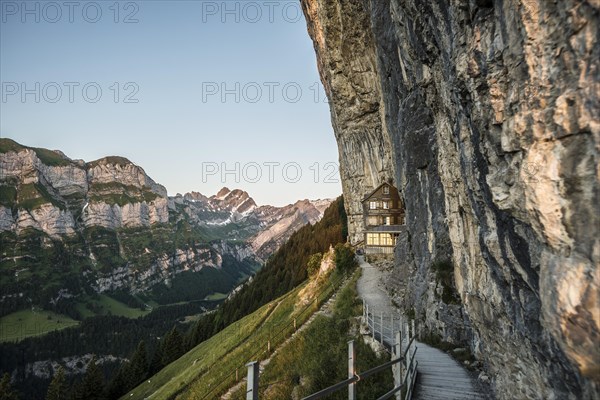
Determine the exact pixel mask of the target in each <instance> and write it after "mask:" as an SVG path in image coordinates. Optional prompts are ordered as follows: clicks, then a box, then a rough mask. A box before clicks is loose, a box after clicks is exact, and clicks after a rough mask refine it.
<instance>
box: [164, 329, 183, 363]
mask: <svg viewBox="0 0 600 400" xmlns="http://www.w3.org/2000/svg"><path fill="white" fill-rule="evenodd" d="M182 355H183V338H182V337H181V334H180V333H179V331H178V330H177V327H173V329H171V331H170V332H169V333H167V336H165V343H164V345H163V355H162V363H163V365H167V364H170V363H172V362H173V361H175V360H177V359H178V358H179V357H181V356H182Z"/></svg>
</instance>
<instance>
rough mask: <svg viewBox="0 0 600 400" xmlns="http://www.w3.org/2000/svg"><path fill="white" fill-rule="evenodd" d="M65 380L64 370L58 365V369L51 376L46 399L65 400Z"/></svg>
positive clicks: (66, 388)
mask: <svg viewBox="0 0 600 400" xmlns="http://www.w3.org/2000/svg"><path fill="white" fill-rule="evenodd" d="M67 391H68V386H67V381H66V379H65V370H64V369H63V367H59V368H58V371H57V372H56V373H55V374H54V376H53V377H52V382H50V386H48V392H47V394H46V400H66V398H67Z"/></svg>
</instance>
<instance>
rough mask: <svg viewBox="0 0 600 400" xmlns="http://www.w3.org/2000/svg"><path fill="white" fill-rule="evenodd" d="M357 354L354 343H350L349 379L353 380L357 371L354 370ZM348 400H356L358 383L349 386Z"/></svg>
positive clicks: (351, 341)
mask: <svg viewBox="0 0 600 400" xmlns="http://www.w3.org/2000/svg"><path fill="white" fill-rule="evenodd" d="M355 358H356V352H355V350H354V341H353V340H350V341H349V342H348V378H353V377H354V374H355V373H356V370H355V369H354V359H355ZM348 400H356V383H351V384H350V385H348Z"/></svg>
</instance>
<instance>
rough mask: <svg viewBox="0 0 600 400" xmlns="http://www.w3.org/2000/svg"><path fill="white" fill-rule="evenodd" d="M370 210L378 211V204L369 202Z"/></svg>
mask: <svg viewBox="0 0 600 400" xmlns="http://www.w3.org/2000/svg"><path fill="white" fill-rule="evenodd" d="M369 208H370V209H371V210H377V202H376V201H371V202H369Z"/></svg>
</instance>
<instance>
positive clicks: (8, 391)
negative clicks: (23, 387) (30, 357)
mask: <svg viewBox="0 0 600 400" xmlns="http://www.w3.org/2000/svg"><path fill="white" fill-rule="evenodd" d="M0 400H19V395H18V393H17V391H16V390H15V389H14V388H13V387H12V385H11V384H10V375H9V374H8V373H5V374H4V375H2V379H0Z"/></svg>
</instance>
